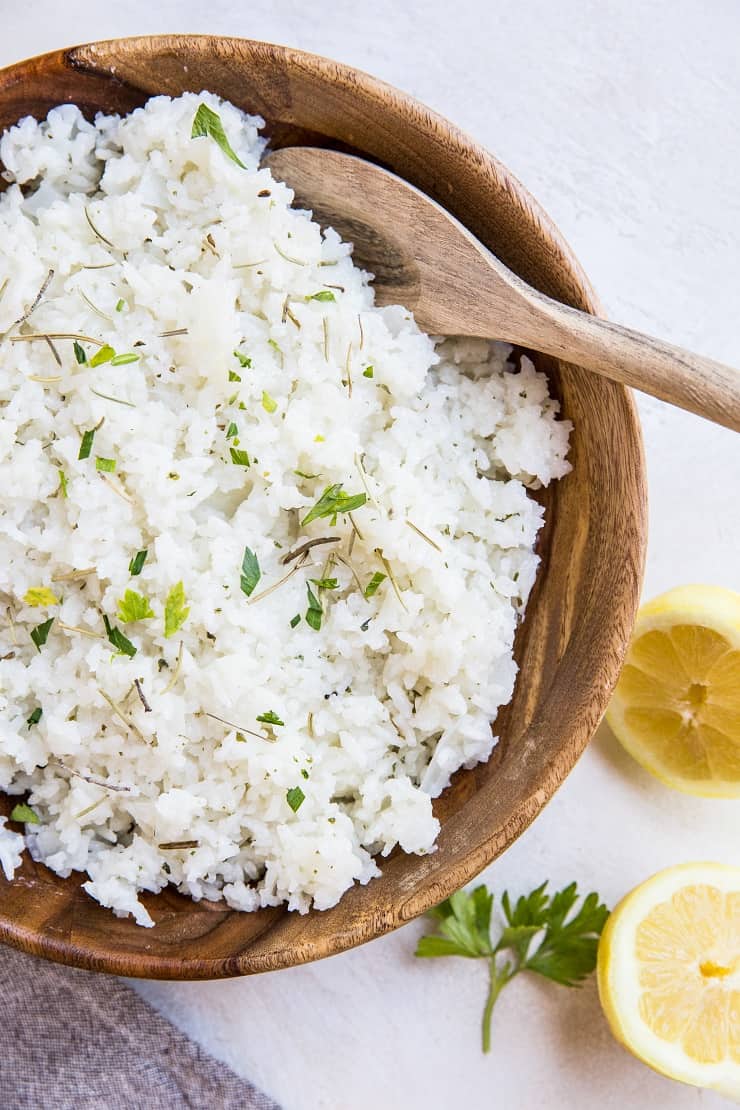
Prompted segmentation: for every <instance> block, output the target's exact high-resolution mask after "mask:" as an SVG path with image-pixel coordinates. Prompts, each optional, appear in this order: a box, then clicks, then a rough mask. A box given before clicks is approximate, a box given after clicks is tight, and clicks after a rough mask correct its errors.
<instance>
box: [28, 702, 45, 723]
mask: <svg viewBox="0 0 740 1110" xmlns="http://www.w3.org/2000/svg"><path fill="white" fill-rule="evenodd" d="M43 713H44V711H43V709H42V708H41V706H40V705H37V706H36V708H35V709H34V711H33V713H32V714H31V716H30V717H28V719H27V720H26V724H27V725H28V727H29V728H30V727H31V725H37V724H38V723H39V721H40V720H41V718H42V716H43Z"/></svg>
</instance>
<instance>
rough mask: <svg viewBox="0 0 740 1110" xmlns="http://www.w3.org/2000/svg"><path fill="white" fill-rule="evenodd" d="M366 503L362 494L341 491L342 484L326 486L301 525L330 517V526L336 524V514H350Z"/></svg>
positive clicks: (365, 498)
mask: <svg viewBox="0 0 740 1110" xmlns="http://www.w3.org/2000/svg"><path fill="white" fill-rule="evenodd" d="M366 501H367V497H366V495H365V494H364V493H355V494H351V495H350V494H347V493H345V492H344V490H343V489H342V483H341V482H338V483H337V484H336V485H333V486H327V487H326V489H325V490H324V492H323V493H322V494H321V497H320V498H319V499H318V501H317V502H316V504H315V505H314V507H313V508H312V509H311V510H310V512H308V513H306V515H305V516H304V518H303V520H302V521H301V524H302V525H304V524H310V523H311V521H312V520H318V519H319V518H320V517H325V516H330V517H331V518H332V520H331V523H332V526H333V525H334V524H336V522H337V514H338V513H351V512H352V510H353V509H359V508H360V506H362V505H364V504H365V502H366Z"/></svg>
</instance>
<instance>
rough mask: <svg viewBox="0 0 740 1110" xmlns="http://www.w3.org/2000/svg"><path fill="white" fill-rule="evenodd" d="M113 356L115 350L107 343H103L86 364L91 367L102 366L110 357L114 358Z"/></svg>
mask: <svg viewBox="0 0 740 1110" xmlns="http://www.w3.org/2000/svg"><path fill="white" fill-rule="evenodd" d="M115 356H116V352H115V351H114V350H113V348H112V347H110V346H109V345H108V344H107V343H105V344H104V345H103V346H102V347H101V348H100V350H98V351H96V352H95V354H94V355H93V357H92V358H91V359H90V361H89V362H88V366H91V367H92V366H102V365H103V363H105V362H110V360H111V359H112V358H115Z"/></svg>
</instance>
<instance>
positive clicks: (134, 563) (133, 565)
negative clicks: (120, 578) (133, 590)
mask: <svg viewBox="0 0 740 1110" xmlns="http://www.w3.org/2000/svg"><path fill="white" fill-rule="evenodd" d="M148 554H149V548H148V547H145V548H144V550H143V551H137V552H136V554H135V555H134V557H133V559H132V560H131V562H130V563H129V565H128V572H129V574H130V575H131V577H132V578H135V577H136V575H137V574H141V571H142V568H143V566H144V563H145V562H146V557H147V555H148Z"/></svg>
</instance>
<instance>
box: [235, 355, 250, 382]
mask: <svg viewBox="0 0 740 1110" xmlns="http://www.w3.org/2000/svg"><path fill="white" fill-rule="evenodd" d="M234 358H237V359H238V360H239V365H240V366H241V368H242V370H249V368H250V367H251V365H252V360H251V358H249V357H248V356H247V355H243V354H242V353H241V351H234ZM237 380H238V381H241V378H238V379H237Z"/></svg>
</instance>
